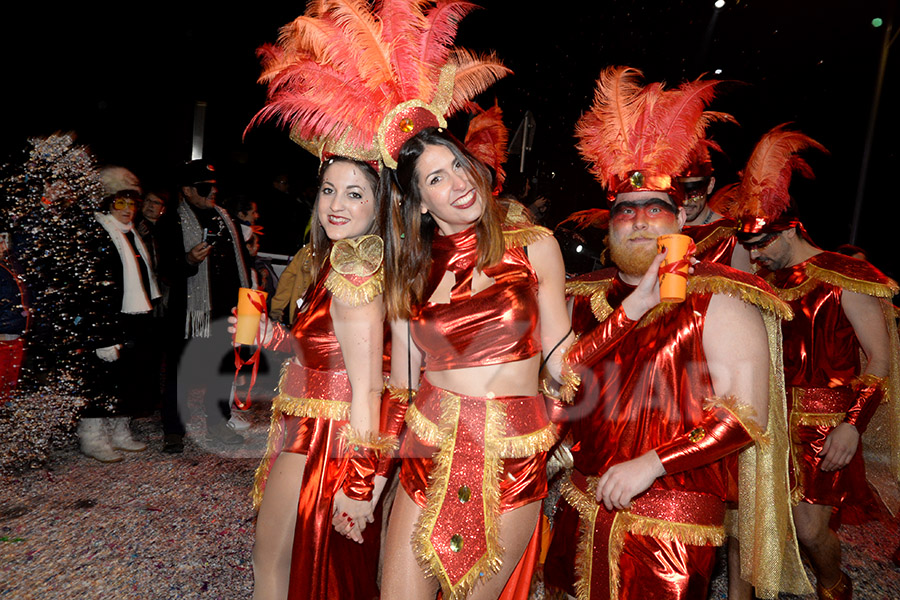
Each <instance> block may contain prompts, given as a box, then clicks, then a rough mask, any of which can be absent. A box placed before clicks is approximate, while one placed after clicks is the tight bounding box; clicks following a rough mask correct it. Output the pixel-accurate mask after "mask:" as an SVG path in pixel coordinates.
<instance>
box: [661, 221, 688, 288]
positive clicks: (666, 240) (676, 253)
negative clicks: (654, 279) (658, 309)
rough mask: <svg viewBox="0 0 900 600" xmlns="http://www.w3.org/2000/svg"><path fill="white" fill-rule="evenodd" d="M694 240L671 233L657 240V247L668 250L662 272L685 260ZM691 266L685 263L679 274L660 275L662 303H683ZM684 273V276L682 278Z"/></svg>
mask: <svg viewBox="0 0 900 600" xmlns="http://www.w3.org/2000/svg"><path fill="white" fill-rule="evenodd" d="M691 242H693V240H692V239H691V238H690V236H687V235H683V234H681V233H670V234H666V235H661V236H659V237H658V238H657V239H656V245H657V247H658V248H659V249H660V251H662V249H663V248H666V249H667V250H668V252H667V253H666V258H665V259H663V263H662V267H660V271H662V269H663V268H665V267H666V266H667V265H671V264H672V263H676V262H678V261H680V260H683V259H684V258H685V255H686V254H687V252H688V248H690V246H691ZM689 268H690V265H689V264H688V263H687V262H685V263H684V265H683V266H681V267H680V268H679V269H678V272H677V273H662V272H661V273H660V275H659V298H660V300H661V301H662V302H683V301H684V296H685V293H686V291H687V274H688V269H689ZM681 273H684V276H683V277H682V276H681Z"/></svg>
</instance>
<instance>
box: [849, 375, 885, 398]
mask: <svg viewBox="0 0 900 600" xmlns="http://www.w3.org/2000/svg"><path fill="white" fill-rule="evenodd" d="M887 379H888V378H887V377H879V376H878V375H872V374H871V373H863V374H862V375H857V376H856V377H854V378H853V380H852V381H851V382H850V386H851V387H852V388H853V390H854V391H859V390H860V389H861V388H867V387H877V388H881V389H882V390H885V389H886V388H887ZM882 402H887V398H883V399H882Z"/></svg>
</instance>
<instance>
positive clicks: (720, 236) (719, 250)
mask: <svg viewBox="0 0 900 600" xmlns="http://www.w3.org/2000/svg"><path fill="white" fill-rule="evenodd" d="M736 231H737V221H734V220H733V219H729V218H727V217H724V218H722V219H719V220H717V221H713V222H712V223H707V224H706V225H685V226H684V228H683V229H682V230H681V233H683V234H684V235H688V236H690V237H691V239H693V240H694V243H695V244H696V245H697V252H696V253H695V254H694V258H696V259H697V260H703V261H707V262H714V263H719V264H722V265H729V266H730V265H731V256H732V254H734V247H735V246H736V245H737V238H736V237H735V235H734V234H735V232H736Z"/></svg>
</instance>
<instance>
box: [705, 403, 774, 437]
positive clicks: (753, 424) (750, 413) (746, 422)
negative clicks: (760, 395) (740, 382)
mask: <svg viewBox="0 0 900 600" xmlns="http://www.w3.org/2000/svg"><path fill="white" fill-rule="evenodd" d="M716 407H718V408H724V409H725V410H727V411H728V412H730V413H731V414H732V415H734V418H736V419H737V420H738V421H740V423H741V425H743V426H744V429H746V430H747V433H748V434H750V438H751V439H752V440H753V441H754V442H756V443H757V444H768V443H769V441H770V440H769V437H768V436H767V435H766V430H765V429H763V428H762V427H761V426H760V425H759V422H758V421H757V418H758V415H757V414H756V409H754V408H753V407H752V406H750V405H749V404H746V403H744V402H739V401H738V399H737V398H735V397H734V396H726V397H724V398H722V397H720V396H714V397H712V398H706V400H705V401H704V402H703V408H704V409H707V410H708V409H710V408H716Z"/></svg>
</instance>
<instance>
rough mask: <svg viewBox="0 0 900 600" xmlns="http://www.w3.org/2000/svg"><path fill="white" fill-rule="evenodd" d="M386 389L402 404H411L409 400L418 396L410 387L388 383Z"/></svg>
mask: <svg viewBox="0 0 900 600" xmlns="http://www.w3.org/2000/svg"><path fill="white" fill-rule="evenodd" d="M385 390H386V391H387V393H388V395H389V396H390V397H391V398H393V399H394V400H396V401H397V402H399V403H401V404H409V401H410V400H412V399H413V398H415V397H416V391H417V390H412V389H410V388H401V387H397V386H396V385H391V384H387V385H385Z"/></svg>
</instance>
